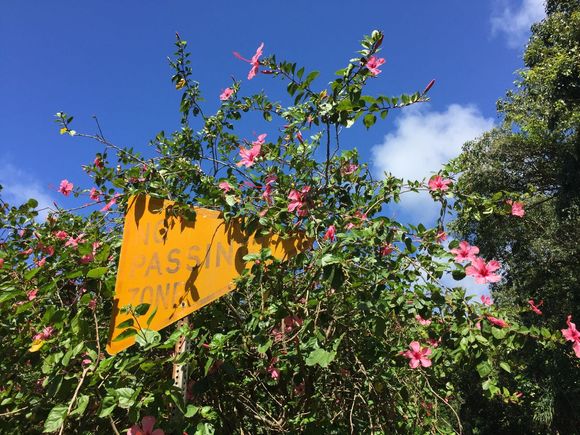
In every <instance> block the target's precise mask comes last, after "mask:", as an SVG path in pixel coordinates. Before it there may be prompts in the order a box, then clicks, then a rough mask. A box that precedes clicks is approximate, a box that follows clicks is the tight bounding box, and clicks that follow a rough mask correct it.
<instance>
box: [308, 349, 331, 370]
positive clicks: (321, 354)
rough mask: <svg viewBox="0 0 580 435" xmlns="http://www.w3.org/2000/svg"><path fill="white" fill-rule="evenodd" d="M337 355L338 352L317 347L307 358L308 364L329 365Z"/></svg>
mask: <svg viewBox="0 0 580 435" xmlns="http://www.w3.org/2000/svg"><path fill="white" fill-rule="evenodd" d="M335 357H336V352H334V351H333V352H328V351H326V350H324V349H316V350H313V351H312V352H310V355H308V358H306V365H307V366H314V365H319V366H320V367H328V365H329V364H330V363H331V362H332V361H334V358H335Z"/></svg>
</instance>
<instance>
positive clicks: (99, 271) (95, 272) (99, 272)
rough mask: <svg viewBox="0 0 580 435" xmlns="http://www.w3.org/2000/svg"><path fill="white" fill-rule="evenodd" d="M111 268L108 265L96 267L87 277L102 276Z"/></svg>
mask: <svg viewBox="0 0 580 435" xmlns="http://www.w3.org/2000/svg"><path fill="white" fill-rule="evenodd" d="M107 270H109V269H108V268H107V267H95V268H94V269H91V270H89V271H88V272H87V278H100V277H102V276H103V275H104V274H105V273H107Z"/></svg>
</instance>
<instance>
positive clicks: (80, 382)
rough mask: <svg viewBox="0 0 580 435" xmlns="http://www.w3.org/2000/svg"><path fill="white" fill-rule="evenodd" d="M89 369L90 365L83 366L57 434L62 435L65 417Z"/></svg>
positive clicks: (70, 409)
mask: <svg viewBox="0 0 580 435" xmlns="http://www.w3.org/2000/svg"><path fill="white" fill-rule="evenodd" d="M89 370H90V366H88V367H85V368H84V369H83V373H82V375H81V378H80V379H79V383H78V385H77V388H76V389H75V392H74V394H73V396H72V399H70V402H69V404H68V408H67V410H66V414H65V415H64V418H63V419H62V423H61V425H60V431H59V432H58V435H62V433H63V431H64V425H65V423H66V418H67V417H68V416H69V414H70V412H71V411H72V407H73V405H74V404H75V401H76V400H77V396H78V394H79V391H80V390H81V386H82V385H83V382H84V381H85V377H86V376H87V373H88V372H89Z"/></svg>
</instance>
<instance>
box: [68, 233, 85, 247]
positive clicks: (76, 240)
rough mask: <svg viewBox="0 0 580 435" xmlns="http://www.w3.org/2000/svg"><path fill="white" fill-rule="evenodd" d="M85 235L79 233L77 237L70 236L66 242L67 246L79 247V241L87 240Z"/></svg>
mask: <svg viewBox="0 0 580 435" xmlns="http://www.w3.org/2000/svg"><path fill="white" fill-rule="evenodd" d="M84 237H85V235H84V234H82V233H81V234H79V235H78V236H77V237H76V238H75V237H72V236H71V237H69V239H68V240H67V241H66V243H65V244H64V246H65V247H69V246H70V247H71V248H73V249H77V248H78V246H79V243H83V242H84V241H85V239H84Z"/></svg>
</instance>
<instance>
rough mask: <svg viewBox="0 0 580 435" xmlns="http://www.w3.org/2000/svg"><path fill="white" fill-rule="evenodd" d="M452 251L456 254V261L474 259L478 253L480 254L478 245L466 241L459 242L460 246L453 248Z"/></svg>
mask: <svg viewBox="0 0 580 435" xmlns="http://www.w3.org/2000/svg"><path fill="white" fill-rule="evenodd" d="M451 253H452V254H454V255H455V261H456V262H457V263H461V262H462V261H473V260H474V259H475V257H476V256H477V254H479V248H478V247H477V246H471V245H470V244H469V243H467V242H466V241H463V242H461V243H459V248H455V249H452V250H451Z"/></svg>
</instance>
